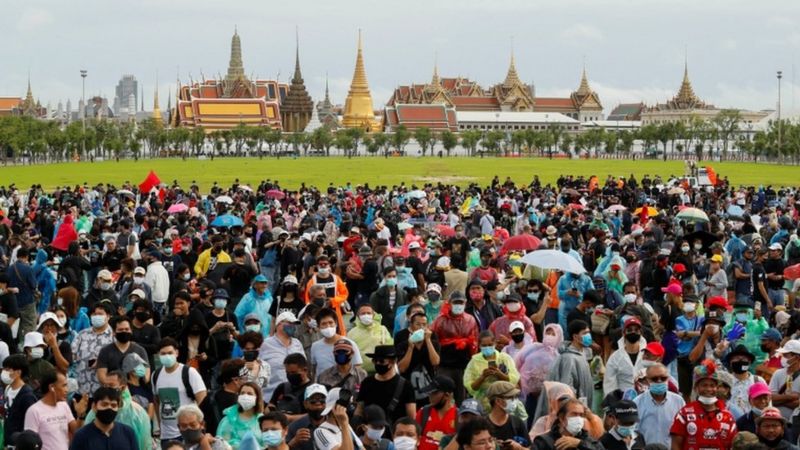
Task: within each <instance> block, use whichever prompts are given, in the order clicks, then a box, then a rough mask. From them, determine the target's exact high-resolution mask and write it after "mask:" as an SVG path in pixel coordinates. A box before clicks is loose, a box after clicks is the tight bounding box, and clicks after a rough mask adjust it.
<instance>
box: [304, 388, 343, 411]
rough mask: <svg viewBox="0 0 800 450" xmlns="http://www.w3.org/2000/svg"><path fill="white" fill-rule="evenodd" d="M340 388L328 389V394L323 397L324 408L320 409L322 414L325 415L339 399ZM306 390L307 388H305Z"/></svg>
mask: <svg viewBox="0 0 800 450" xmlns="http://www.w3.org/2000/svg"><path fill="white" fill-rule="evenodd" d="M341 390H342V388H338V387H337V388H333V389H331V390H330V391H328V395H327V396H326V397H325V409H323V410H322V415H323V416H327V415H328V414H329V413H330V412H331V410H333V407H334V406H336V400H339V392H340V391H341ZM306 392H308V388H306Z"/></svg>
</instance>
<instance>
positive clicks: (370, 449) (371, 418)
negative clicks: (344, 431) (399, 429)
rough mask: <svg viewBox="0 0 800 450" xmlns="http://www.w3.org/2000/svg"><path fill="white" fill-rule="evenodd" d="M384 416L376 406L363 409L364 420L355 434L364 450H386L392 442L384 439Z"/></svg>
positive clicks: (386, 426)
mask: <svg viewBox="0 0 800 450" xmlns="http://www.w3.org/2000/svg"><path fill="white" fill-rule="evenodd" d="M388 426H389V424H388V423H386V414H385V413H384V412H383V410H382V409H381V407H380V406H378V405H369V406H367V407H365V408H364V420H363V422H362V424H361V425H360V426H359V427H358V428H357V431H356V434H357V435H358V438H359V439H360V440H361V443H362V444H364V448H365V449H366V450H386V449H388V448H389V446H390V445H391V443H392V441H390V440H389V439H386V438H385V437H384V436H385V435H386V428H388Z"/></svg>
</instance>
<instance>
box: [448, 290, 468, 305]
mask: <svg viewBox="0 0 800 450" xmlns="http://www.w3.org/2000/svg"><path fill="white" fill-rule="evenodd" d="M456 301H458V302H465V303H466V301H467V297H466V296H465V295H464V293H463V292H461V291H453V292H451V293H450V303H453V302H456Z"/></svg>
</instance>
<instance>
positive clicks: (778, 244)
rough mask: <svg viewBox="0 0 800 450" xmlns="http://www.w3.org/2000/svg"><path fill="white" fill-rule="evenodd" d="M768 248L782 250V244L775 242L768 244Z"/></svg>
mask: <svg viewBox="0 0 800 450" xmlns="http://www.w3.org/2000/svg"><path fill="white" fill-rule="evenodd" d="M769 249H770V250H783V245H781V243H780V242H776V243H774V244H772V245H770V246H769Z"/></svg>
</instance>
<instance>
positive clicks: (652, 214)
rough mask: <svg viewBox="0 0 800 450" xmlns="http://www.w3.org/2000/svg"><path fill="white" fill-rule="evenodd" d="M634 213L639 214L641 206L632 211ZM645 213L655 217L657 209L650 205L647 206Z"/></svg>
mask: <svg viewBox="0 0 800 450" xmlns="http://www.w3.org/2000/svg"><path fill="white" fill-rule="evenodd" d="M633 213H634V214H635V215H637V216H638V215H640V214H641V213H642V208H636V211H634V212H633ZM647 215H648V216H649V217H655V216H657V215H658V210H657V209H655V208H653V207H652V206H648V207H647Z"/></svg>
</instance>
